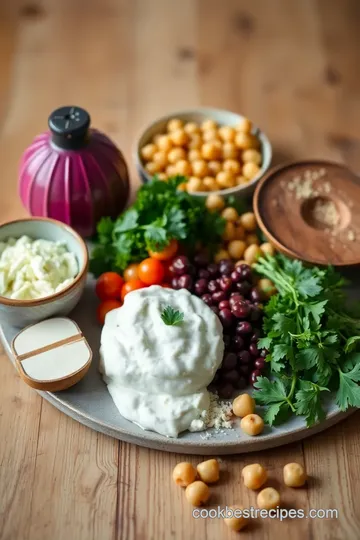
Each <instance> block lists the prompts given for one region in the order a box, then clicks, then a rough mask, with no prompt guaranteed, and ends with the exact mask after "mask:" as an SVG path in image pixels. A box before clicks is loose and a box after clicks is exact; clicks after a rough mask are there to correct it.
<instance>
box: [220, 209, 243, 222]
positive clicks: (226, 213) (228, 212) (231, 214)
mask: <svg viewBox="0 0 360 540" xmlns="http://www.w3.org/2000/svg"><path fill="white" fill-rule="evenodd" d="M221 216H222V217H223V218H224V219H226V220H227V221H236V220H238V219H239V214H238V213H237V211H236V210H235V208H233V207H232V206H228V207H227V208H224V210H223V211H222V212H221Z"/></svg>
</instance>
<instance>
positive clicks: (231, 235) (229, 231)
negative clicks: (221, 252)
mask: <svg viewBox="0 0 360 540" xmlns="http://www.w3.org/2000/svg"><path fill="white" fill-rule="evenodd" d="M222 239H223V240H224V241H225V242H231V240H234V239H235V225H234V223H232V222H231V221H227V222H226V225H225V229H224V232H223V235H222Z"/></svg>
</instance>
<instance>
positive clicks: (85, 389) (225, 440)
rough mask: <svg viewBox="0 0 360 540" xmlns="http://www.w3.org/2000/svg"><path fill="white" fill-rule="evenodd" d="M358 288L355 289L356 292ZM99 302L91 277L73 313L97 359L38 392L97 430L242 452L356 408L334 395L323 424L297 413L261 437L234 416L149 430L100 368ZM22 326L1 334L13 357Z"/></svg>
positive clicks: (198, 450)
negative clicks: (190, 427)
mask: <svg viewBox="0 0 360 540" xmlns="http://www.w3.org/2000/svg"><path fill="white" fill-rule="evenodd" d="M354 292H355V291H351V296H352V298H354ZM359 297H360V288H359V289H358V291H357V298H359ZM96 305H97V300H96V297H95V294H94V282H93V281H92V280H91V278H89V279H88V282H87V285H86V289H85V292H84V296H83V297H82V299H81V301H80V303H79V305H78V306H77V308H76V309H75V310H74V312H73V313H72V314H71V315H70V317H71V318H72V319H73V320H74V321H75V322H76V323H77V324H78V325H79V327H80V329H81V330H82V332H83V334H84V336H85V338H86V339H87V341H88V343H89V344H90V347H91V348H92V351H93V361H92V365H91V367H90V369H89V371H88V372H87V374H86V375H85V377H84V378H83V379H82V380H81V381H80V382H79V383H78V384H76V385H75V386H73V387H72V388H70V389H68V390H63V391H62V392H41V391H39V394H40V395H41V396H42V397H43V398H44V399H46V400H47V401H49V402H50V403H51V404H52V405H54V406H55V407H56V408H57V409H59V410H60V411H62V412H64V413H65V414H67V415H68V416H70V417H71V418H73V419H74V420H77V421H78V422H80V423H81V424H84V425H86V426H88V427H90V428H92V429H94V430H96V431H100V432H101V433H105V434H106V435H110V436H111V437H114V438H116V439H120V440H122V441H126V442H129V443H133V444H137V445H139V446H145V447H147V448H154V449H156V450H164V451H167V452H181V453H185V454H201V455H221V454H240V453H245V452H253V451H257V450H264V449H266V448H273V447H276V446H281V445H283V444H287V443H290V442H294V441H299V440H301V439H304V438H305V437H308V436H310V435H314V434H315V433H319V432H320V431H323V430H324V429H327V428H328V427H330V426H332V425H334V424H336V423H337V422H339V421H340V420H342V419H344V418H345V417H346V416H348V415H349V414H351V413H352V412H354V410H353V409H352V410H348V411H346V412H341V411H340V410H339V408H338V407H337V406H336V404H335V402H334V401H329V403H328V404H327V416H326V419H325V420H324V421H323V422H321V423H320V424H318V425H316V426H314V427H312V428H307V427H306V425H305V422H304V421H303V420H302V419H301V418H300V417H294V418H292V419H291V420H289V421H288V422H287V423H286V424H284V425H282V426H279V427H276V428H270V427H268V426H267V427H266V428H265V430H264V432H263V434H262V435H260V436H258V437H250V436H248V435H246V434H245V433H243V432H242V431H241V429H240V427H239V425H238V422H237V421H236V422H234V429H223V430H220V431H218V432H216V431H215V430H214V429H209V430H207V432H197V433H190V432H185V433H184V434H182V435H181V436H179V437H178V438H177V439H171V438H167V437H164V436H162V435H158V434H157V433H153V432H150V431H144V430H143V429H141V428H140V427H138V426H137V425H135V424H133V423H131V422H129V421H128V420H125V418H123V417H122V416H121V415H120V413H119V412H118V410H117V408H116V407H115V404H114V402H113V400H112V399H111V397H110V394H109V393H108V391H107V388H106V385H105V384H104V382H103V381H102V378H101V376H100V374H99V372H98V365H99V342H100V333H101V328H100V327H99V325H98V323H97V322H96V316H95V312H96ZM18 332H19V329H18V328H14V327H12V326H9V325H8V324H7V323H6V321H1V334H0V337H1V340H2V342H3V345H4V347H5V350H6V352H7V354H8V356H9V357H10V359H11V360H12V362H13V363H14V358H13V357H12V353H11V342H12V340H13V338H14V337H15V335H16V334H17V333H18Z"/></svg>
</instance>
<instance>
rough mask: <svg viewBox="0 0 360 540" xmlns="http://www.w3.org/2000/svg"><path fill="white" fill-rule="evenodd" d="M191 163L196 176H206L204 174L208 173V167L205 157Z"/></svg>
mask: <svg viewBox="0 0 360 540" xmlns="http://www.w3.org/2000/svg"><path fill="white" fill-rule="evenodd" d="M191 165H192V170H193V174H194V175H195V176H199V177H200V178H204V176H206V175H207V174H208V167H207V164H206V161H204V160H203V159H199V160H196V161H193V162H192V164H191Z"/></svg>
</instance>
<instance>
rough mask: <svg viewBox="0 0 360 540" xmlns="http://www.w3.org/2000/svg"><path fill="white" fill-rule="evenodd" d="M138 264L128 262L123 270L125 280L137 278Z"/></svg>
mask: <svg viewBox="0 0 360 540" xmlns="http://www.w3.org/2000/svg"><path fill="white" fill-rule="evenodd" d="M138 268H139V265H138V264H135V263H134V264H129V266H128V267H127V268H126V270H125V272H124V279H125V281H130V280H132V279H138Z"/></svg>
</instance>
